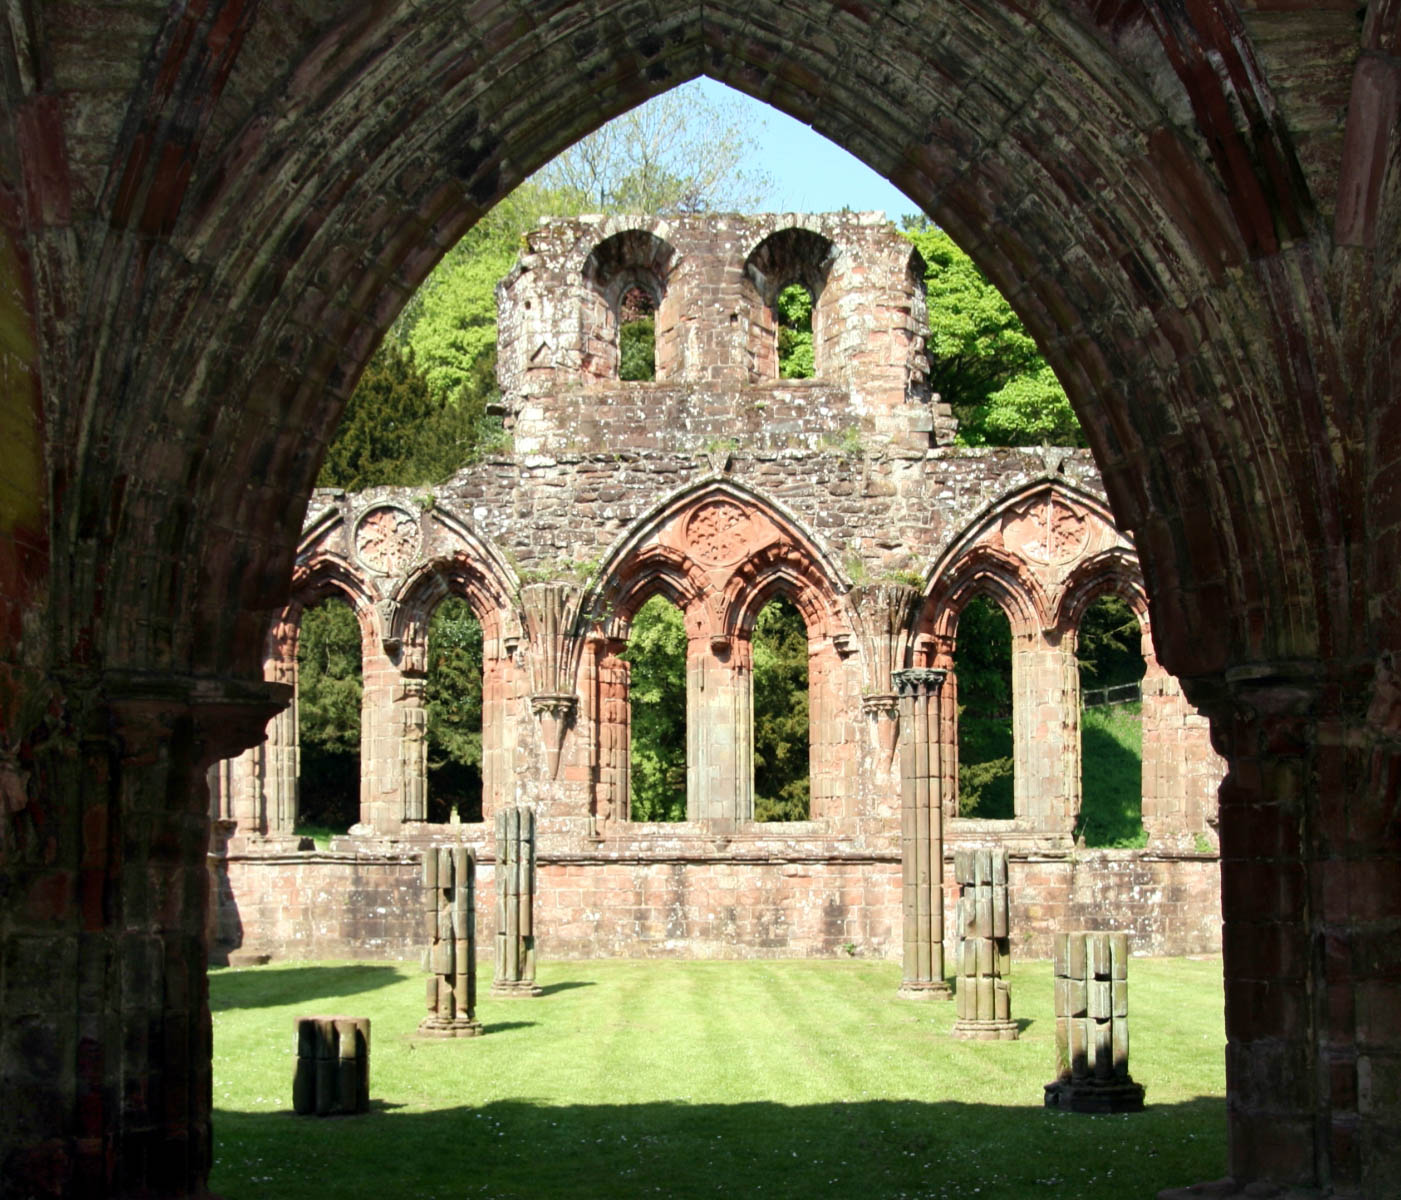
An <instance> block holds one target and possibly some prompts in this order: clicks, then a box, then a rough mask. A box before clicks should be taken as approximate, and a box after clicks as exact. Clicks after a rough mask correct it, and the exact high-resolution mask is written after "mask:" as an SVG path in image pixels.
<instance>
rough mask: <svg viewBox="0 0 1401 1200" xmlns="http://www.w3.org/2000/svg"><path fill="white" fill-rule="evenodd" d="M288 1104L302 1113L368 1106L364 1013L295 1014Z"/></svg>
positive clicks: (367, 1031)
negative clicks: (294, 1063)
mask: <svg viewBox="0 0 1401 1200" xmlns="http://www.w3.org/2000/svg"><path fill="white" fill-rule="evenodd" d="M292 1110H293V1111H294V1112H295V1113H296V1114H297V1115H298V1116H301V1117H305V1116H311V1115H312V1114H315V1115H316V1116H318V1117H327V1116H336V1115H343V1114H351V1113H363V1112H369V1111H370V1019H369V1017H341V1016H313V1017H298V1018H297V1066H296V1072H295V1074H294V1075H293V1076H292Z"/></svg>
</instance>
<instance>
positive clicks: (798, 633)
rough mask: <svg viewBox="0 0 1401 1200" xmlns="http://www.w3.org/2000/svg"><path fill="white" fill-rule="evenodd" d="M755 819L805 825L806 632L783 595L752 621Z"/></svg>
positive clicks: (807, 806)
mask: <svg viewBox="0 0 1401 1200" xmlns="http://www.w3.org/2000/svg"><path fill="white" fill-rule="evenodd" d="M753 652H754V819H755V820H756V821H805V820H807V818H808V814H809V812H810V811H811V802H810V789H809V766H808V631H807V625H806V623H805V622H804V621H803V617H802V614H801V613H800V612H799V611H798V610H797V608H796V607H795V606H794V605H793V602H792V601H791V600H789V599H788V598H787V597H786V596H776V597H775V598H774V599H773V600H771V601H769V603H768V604H766V605H765V606H764V609H763V611H762V612H761V613H760V614H759V619H758V620H757V621H755V622H754V640H753Z"/></svg>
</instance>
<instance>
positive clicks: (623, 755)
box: [594, 638, 632, 827]
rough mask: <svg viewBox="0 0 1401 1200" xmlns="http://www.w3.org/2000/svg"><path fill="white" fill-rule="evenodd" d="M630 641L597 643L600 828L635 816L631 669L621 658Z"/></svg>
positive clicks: (597, 810) (596, 814)
mask: <svg viewBox="0 0 1401 1200" xmlns="http://www.w3.org/2000/svg"><path fill="white" fill-rule="evenodd" d="M626 649H627V642H626V641H623V640H621V639H617V638H604V639H600V640H599V641H598V642H597V643H596V644H595V655H596V661H597V666H596V671H597V686H598V701H597V718H596V719H597V722H598V732H597V737H598V762H597V767H596V777H595V783H594V818H595V820H596V821H597V823H598V826H600V827H602V826H606V825H608V824H609V823H610V822H612V821H626V820H628V818H629V817H630V816H631V815H632V814H631V811H630V807H631V797H630V796H629V794H628V782H629V776H630V773H631V772H630V766H631V754H632V743H631V737H632V724H631V713H630V709H629V705H628V686H629V673H630V666H629V664H628V662H627V660H626V659H624V658H621V657H620V655H621V654H622V653H623V651H624V650H626Z"/></svg>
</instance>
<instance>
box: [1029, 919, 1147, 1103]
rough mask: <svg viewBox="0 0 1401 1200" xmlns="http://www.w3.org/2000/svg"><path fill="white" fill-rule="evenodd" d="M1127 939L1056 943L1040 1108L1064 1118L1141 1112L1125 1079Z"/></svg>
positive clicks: (1137, 1095)
mask: <svg viewBox="0 0 1401 1200" xmlns="http://www.w3.org/2000/svg"><path fill="white" fill-rule="evenodd" d="M1128 968H1129V939H1128V935H1127V934H1125V933H1084V932H1079V933H1063V934H1059V935H1057V937H1056V950H1055V972H1056V983H1055V1003H1056V1069H1057V1078H1056V1079H1055V1080H1053V1081H1052V1082H1051V1083H1048V1084H1047V1085H1046V1107H1047V1108H1061V1109H1065V1110H1066V1111H1068V1112H1082V1113H1124V1112H1142V1111H1143V1086H1142V1085H1141V1084H1137V1083H1134V1081H1133V1079H1132V1078H1131V1077H1130V1075H1129V983H1128V973H1129V972H1128Z"/></svg>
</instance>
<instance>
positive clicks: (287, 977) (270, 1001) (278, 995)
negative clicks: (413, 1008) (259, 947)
mask: <svg viewBox="0 0 1401 1200" xmlns="http://www.w3.org/2000/svg"><path fill="white" fill-rule="evenodd" d="M210 977H211V979H213V978H216V977H217V978H218V981H219V986H218V987H217V988H211V989H210V992H209V1009H210V1011H211V1012H221V1011H223V1010H225V1009H233V1008H276V1007H279V1006H281V1005H286V1004H298V1005H310V1004H313V1003H315V1002H316V1001H317V1000H323V999H331V998H335V997H341V996H353V995H357V994H359V993H361V992H372V991H376V990H378V989H379V988H385V987H389V986H391V985H392V984H396V983H399V982H400V981H401V979H402V976H401V975H400V973H399V969H398V968H397V967H391V966H385V965H384V964H382V963H345V964H340V965H336V966H326V967H286V968H283V967H279V968H277V969H275V970H271V971H262V970H260V969H259V968H256V967H254V968H251V969H244V970H229V971H228V972H227V973H226V972H225V971H223V970H211V971H210Z"/></svg>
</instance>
